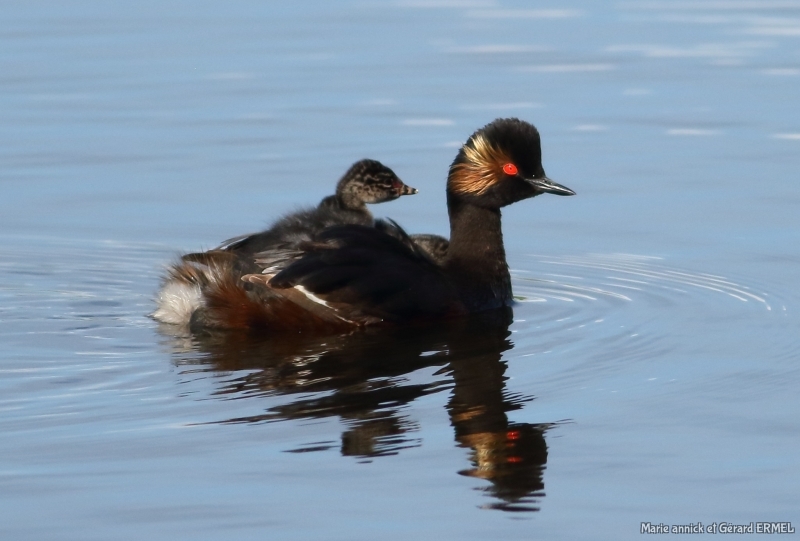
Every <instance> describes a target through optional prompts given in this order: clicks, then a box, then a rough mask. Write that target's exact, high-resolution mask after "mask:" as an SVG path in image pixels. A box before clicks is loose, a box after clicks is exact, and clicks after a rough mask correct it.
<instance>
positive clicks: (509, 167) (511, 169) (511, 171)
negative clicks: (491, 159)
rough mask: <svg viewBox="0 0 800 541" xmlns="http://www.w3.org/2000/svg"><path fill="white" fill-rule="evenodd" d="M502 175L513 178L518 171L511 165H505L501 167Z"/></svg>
mask: <svg viewBox="0 0 800 541" xmlns="http://www.w3.org/2000/svg"><path fill="white" fill-rule="evenodd" d="M503 173H505V174H506V175H510V176H512V177H513V176H514V175H516V174H517V173H519V170H517V166H516V165H514V164H513V163H507V164H505V165H504V166H503Z"/></svg>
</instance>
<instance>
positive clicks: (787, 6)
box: [0, 0, 800, 540]
mask: <svg viewBox="0 0 800 541" xmlns="http://www.w3.org/2000/svg"><path fill="white" fill-rule="evenodd" d="M0 20H2V21H3V22H4V24H3V28H2V30H0V65H1V66H2V70H0V164H2V167H0V186H1V187H2V188H1V189H2V197H1V198H0V344H2V347H1V348H0V433H2V435H3V436H2V438H0V538H3V539H15V540H27V539H31V540H51V539H52V540H94V539H97V540H113V539H144V538H147V539H170V540H178V539H187V540H189V539H191V540H201V539H230V538H237V539H285V540H292V539H297V540H301V539H303V540H305V539H332V540H335V539H342V540H344V539H347V540H352V539H364V540H368V539H369V540H372V539H398V540H399V539H403V540H405V539H409V538H414V537H416V538H420V539H434V538H435V539H459V540H461V539H569V540H575V539H614V540H617V539H632V538H637V539H638V538H641V534H640V524H641V522H652V523H665V524H688V523H697V522H702V523H703V524H704V525H707V524H710V523H714V522H717V523H719V522H733V523H737V524H741V523H749V522H751V521H793V525H794V527H795V528H797V527H798V526H800V511H798V509H800V506H799V505H798V490H797V487H798V486H800V463H798V459H797V446H798V443H799V442H800V421H798V418H799V417H800V416H798V413H800V398H798V393H797V389H798V385H800V365H798V359H799V358H800V338H798V336H800V333H798V328H800V326H799V325H798V309H800V295H799V294H798V289H797V283H798V279H800V272H798V268H800V266H799V265H800V255H799V254H798V248H797V247H798V246H800V188H798V183H797V174H798V171H799V170H800V167H799V166H800V112H798V111H800V109H798V107H797V102H798V97H800V93H799V92H800V86H798V85H800V1H796V0H781V1H764V2H744V1H739V0H699V1H693V2H683V1H675V2H660V1H649V0H632V1H627V2H618V3H613V4H603V5H602V6H601V5H600V4H599V3H596V2H587V1H583V2H581V1H577V0H576V1H568V2H559V3H553V4H544V5H535V6H531V5H529V4H528V3H525V2H521V1H517V2H515V1H482V0H453V1H450V0H447V1H438V0H429V1H426V0H422V1H415V0H410V1H398V2H370V1H359V2H346V3H345V2H337V3H326V2H319V1H311V2H304V3H301V4H297V5H291V4H285V5H284V4H281V5H278V4H276V3H259V2H252V1H247V0H244V1H241V2H236V3H233V4H220V3H210V2H186V1H174V2H136V3H128V4H119V3H113V4H112V3H95V2H87V1H83V0H76V1H73V2H69V3H64V2H52V1H40V2H35V1H32V2H24V3H22V2H18V3H4V4H3V5H2V6H0ZM498 116H518V117H520V118H523V119H525V120H528V121H530V122H532V123H534V124H535V125H536V126H537V127H538V128H539V130H540V132H541V133H542V142H543V161H544V167H545V169H546V171H547V174H548V176H549V177H551V178H553V179H554V180H556V181H558V182H560V183H563V184H564V185H566V186H569V187H570V188H572V189H574V190H575V191H576V192H577V193H578V195H577V196H576V197H572V198H557V197H551V196H550V197H548V196H542V197H538V198H536V199H535V200H531V201H526V202H522V203H519V204H517V205H514V206H512V207H509V208H508V209H506V210H505V211H504V215H503V219H504V222H503V223H504V235H505V239H506V250H507V252H508V258H509V264H510V266H511V268H512V273H513V281H514V292H515V295H516V296H517V298H518V301H519V302H518V303H517V304H516V306H515V307H514V309H513V321H504V320H499V321H498V320H491V321H475V322H470V323H463V324H456V325H443V326H437V327H434V328H428V329H410V330H408V329H406V330H404V329H401V330H398V331H393V332H387V333H365V334H363V335H357V336H354V337H332V338H329V339H324V340H318V341H309V342H293V341H280V342H277V343H276V342H275V341H254V342H247V343H243V342H241V341H236V340H231V339H229V338H225V337H212V338H202V337H193V336H189V335H182V334H181V333H180V332H177V331H175V330H174V329H170V328H167V327H163V326H159V325H157V324H156V322H154V321H153V320H151V319H150V318H148V317H147V315H148V313H150V312H151V311H152V310H153V308H154V304H153V297H154V294H155V292H156V290H157V288H158V283H159V279H160V276H161V273H162V271H163V269H164V267H165V265H166V264H168V263H169V262H170V261H172V260H173V259H174V257H175V256H176V254H179V253H180V252H182V251H195V250H198V249H202V248H209V247H212V246H214V245H216V244H218V243H219V242H220V241H222V240H224V239H227V238H230V237H232V236H235V235H238V234H241V233H246V232H250V231H254V230H258V229H259V228H261V227H262V226H264V225H265V224H267V223H269V221H271V220H272V219H274V218H275V217H277V216H279V215H280V214H281V213H283V212H286V211H289V210H292V209H294V208H297V207H299V206H302V205H309V204H315V203H316V202H317V201H319V199H321V198H322V197H323V196H325V195H327V194H329V193H330V192H331V191H332V188H333V185H334V183H335V181H336V180H337V179H338V178H339V176H340V175H341V174H342V173H343V172H344V171H345V169H346V168H347V167H348V166H349V165H350V164H351V163H352V162H354V161H355V160H358V159H361V158H364V157H370V158H374V159H378V160H381V161H382V162H384V163H385V164H387V165H389V166H390V167H392V168H393V169H394V170H395V171H396V172H397V173H398V175H399V176H400V177H401V178H402V179H403V180H404V181H406V182H407V183H408V184H410V185H412V186H414V187H416V188H418V189H419V190H420V193H419V194H418V195H415V196H413V197H404V198H402V199H400V200H398V201H395V202H391V203H387V204H384V205H380V206H375V207H373V209H372V210H373V212H374V213H375V214H376V215H378V216H390V217H392V218H393V219H395V220H397V221H398V222H399V223H400V224H402V225H403V226H404V227H406V228H407V229H408V230H409V231H411V232H414V233H421V232H426V233H439V234H445V235H446V234H447V216H446V212H445V201H444V189H443V188H444V179H445V176H446V172H447V168H448V166H449V164H450V161H451V160H452V159H453V157H454V155H455V152H456V150H457V148H458V146H459V145H460V144H461V143H462V142H463V141H464V140H466V138H467V137H468V136H469V135H470V134H471V133H472V132H473V131H474V130H475V129H477V128H479V127H481V126H482V125H484V124H486V123H487V122H489V121H491V120H492V119H494V118H496V117H498ZM673 537H674V536H673ZM743 537H745V538H747V537H748V536H743Z"/></svg>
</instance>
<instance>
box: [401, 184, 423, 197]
mask: <svg viewBox="0 0 800 541" xmlns="http://www.w3.org/2000/svg"><path fill="white" fill-rule="evenodd" d="M399 193H400V195H414V194H415V193H418V190H417V189H416V188H412V187H411V186H407V185H406V184H403V187H402V188H400V190H399Z"/></svg>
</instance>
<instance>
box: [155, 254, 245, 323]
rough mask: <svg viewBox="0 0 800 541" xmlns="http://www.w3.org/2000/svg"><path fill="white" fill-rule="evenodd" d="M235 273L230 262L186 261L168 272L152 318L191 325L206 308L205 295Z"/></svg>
mask: <svg viewBox="0 0 800 541" xmlns="http://www.w3.org/2000/svg"><path fill="white" fill-rule="evenodd" d="M190 255H191V254H190ZM232 269H233V266H232V264H231V262H230V261H220V260H210V259H209V260H206V261H203V262H202V263H201V262H195V261H192V260H191V259H190V258H187V257H184V258H182V259H181V261H179V262H178V263H175V264H174V265H172V266H170V267H169V269H168V270H167V275H166V277H165V278H164V282H163V284H162V286H161V289H160V290H159V292H158V298H157V299H156V305H157V307H156V310H155V312H153V314H152V317H153V318H155V319H157V320H158V321H162V322H164V323H170V324H173V325H188V324H189V323H190V322H191V320H192V317H193V315H194V314H195V313H196V312H197V311H198V310H200V309H202V308H203V307H204V306H205V300H204V295H203V294H204V291H205V290H206V289H207V288H209V287H211V286H212V285H213V284H218V283H222V282H225V281H227V280H230V279H232V277H231V274H232V273H231V271H232Z"/></svg>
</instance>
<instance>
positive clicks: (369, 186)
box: [336, 160, 417, 204]
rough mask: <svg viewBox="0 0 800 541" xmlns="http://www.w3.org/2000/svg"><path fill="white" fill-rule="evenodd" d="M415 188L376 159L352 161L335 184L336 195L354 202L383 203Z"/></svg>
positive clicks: (410, 193)
mask: <svg viewBox="0 0 800 541" xmlns="http://www.w3.org/2000/svg"><path fill="white" fill-rule="evenodd" d="M415 193H417V190H416V189H414V188H412V187H411V186H406V185H405V184H404V183H403V181H402V180H400V179H399V178H397V175H395V174H394V171H392V170H391V169H389V168H388V167H386V166H385V165H383V164H382V163H381V162H379V161H376V160H360V161H357V162H356V163H354V164H353V165H352V166H351V167H350V169H348V170H347V173H345V174H344V176H343V177H342V179H341V180H340V181H339V184H338V185H337V186H336V195H337V196H338V197H339V198H341V199H343V200H345V201H352V202H353V203H355V204H358V203H360V204H363V203H368V204H374V203H385V202H386V201H392V200H394V199H397V198H398V197H400V196H401V195H412V194H415Z"/></svg>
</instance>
